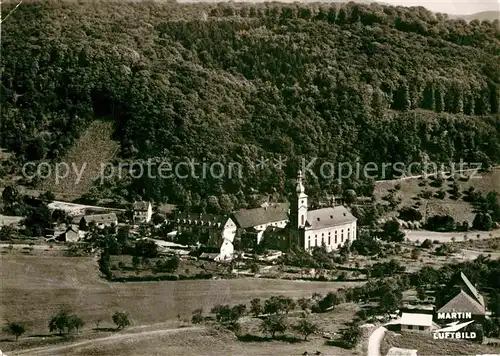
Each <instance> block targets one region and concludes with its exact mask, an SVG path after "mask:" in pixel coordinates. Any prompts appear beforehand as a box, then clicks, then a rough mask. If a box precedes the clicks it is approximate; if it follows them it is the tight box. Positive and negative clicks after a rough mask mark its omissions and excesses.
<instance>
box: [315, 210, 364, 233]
mask: <svg viewBox="0 0 500 356" xmlns="http://www.w3.org/2000/svg"><path fill="white" fill-rule="evenodd" d="M356 220H357V219H356V218H355V217H354V216H353V215H352V214H351V213H350V212H349V210H347V209H346V208H345V207H344V206H341V205H339V206H336V207H333V208H332V207H330V208H323V209H317V210H308V211H307V224H306V228H308V229H310V230H316V229H322V228H325V227H329V226H337V225H343V224H347V223H351V222H353V221H356Z"/></svg>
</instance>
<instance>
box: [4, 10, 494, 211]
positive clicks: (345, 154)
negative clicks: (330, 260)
mask: <svg viewBox="0 0 500 356" xmlns="http://www.w3.org/2000/svg"><path fill="white" fill-rule="evenodd" d="M12 8H13V5H4V6H3V9H2V10H3V13H5V14H6V13H8V12H9V9H12ZM499 44H500V31H499V29H498V21H495V22H493V23H492V22H488V21H484V22H482V23H480V22H478V21H472V22H470V23H467V22H465V21H463V20H449V19H447V18H446V16H443V15H439V14H437V15H436V14H433V13H431V12H428V11H427V10H425V9H423V8H402V7H397V8H396V7H385V6H381V5H375V4H372V5H369V6H366V5H359V4H354V3H349V4H347V5H344V6H339V5H332V6H331V7H329V6H327V5H321V6H320V5H318V4H308V5H301V6H299V5H295V4H257V5H245V4H220V5H215V4H204V5H202V4H191V5H187V4H186V5H180V4H175V3H153V2H138V3H128V2H81V3H76V2H48V1H43V2H41V1H40V2H24V3H23V4H22V5H21V6H20V7H19V8H17V9H16V11H15V12H13V13H12V14H11V15H10V16H9V18H8V19H7V21H5V22H4V23H2V43H1V45H2V64H1V65H2V87H1V90H2V92H1V94H2V95H1V104H2V113H1V115H2V116H1V117H2V127H1V133H0V138H1V142H0V146H1V147H4V148H7V149H9V150H11V151H13V152H15V153H16V154H17V156H18V159H19V160H21V161H27V160H51V161H53V162H56V161H57V160H58V159H59V158H60V157H62V156H63V155H64V154H65V152H67V150H68V149H69V148H70V147H71V146H72V145H73V144H74V142H75V140H76V139H77V138H78V137H79V135H80V134H81V133H82V132H83V131H84V130H85V128H86V127H88V125H89V123H90V122H91V121H92V120H96V119H103V118H106V119H112V120H114V122H115V137H114V138H115V139H116V140H118V141H119V142H120V143H121V152H120V157H121V159H123V160H136V159H148V158H151V157H157V158H165V159H168V160H170V161H172V162H176V161H179V160H181V159H183V157H192V158H195V159H197V160H198V161H202V160H203V159H205V160H206V161H216V160H219V159H221V160H224V161H238V162H241V163H242V164H244V166H245V167H248V169H247V170H245V171H244V176H243V178H242V179H234V178H233V179H203V180H202V179H177V180H176V179H156V180H150V179H147V178H143V179H133V180H132V179H128V180H127V179H126V180H122V181H120V182H110V184H109V185H106V186H105V187H102V186H99V187H98V188H96V189H95V190H94V191H93V192H92V194H91V195H92V196H93V197H94V198H96V197H106V196H108V195H111V192H114V193H113V194H118V195H120V196H121V197H123V198H126V199H129V200H132V199H136V198H145V199H154V200H156V201H165V200H167V199H168V201H169V202H174V203H185V204H187V205H188V206H197V205H200V204H201V205H203V204H204V203H203V201H205V200H206V199H207V197H209V196H211V195H215V196H220V195H221V194H224V197H225V198H224V199H225V201H224V202H220V203H221V204H223V205H224V206H225V207H226V208H228V205H229V206H230V207H234V206H245V205H246V203H247V202H248V201H247V199H248V196H249V195H250V194H251V193H252V192H254V191H258V192H262V193H269V192H273V191H275V190H276V192H277V194H279V195H285V194H286V192H288V191H289V188H290V186H289V183H290V180H289V179H290V178H294V177H295V174H296V171H297V168H298V161H299V159H300V157H319V158H320V159H321V160H328V161H332V162H343V161H351V162H354V161H356V160H359V161H360V162H376V163H379V164H380V163H382V162H399V161H400V162H406V163H409V162H413V161H417V162H418V161H420V160H421V159H422V157H423V154H424V153H426V154H427V155H428V156H429V158H430V159H431V160H434V161H439V162H449V161H459V160H460V159H463V160H464V161H467V162H483V163H492V162H498V161H500V118H499V105H500V90H499V89H500V87H499V86H500V67H499V57H498V53H499V50H500V45H499ZM278 155H281V156H282V157H286V158H287V160H288V161H287V166H286V168H285V170H284V172H278V171H275V170H273V169H272V168H269V169H266V170H263V171H260V170H259V171H256V170H252V169H251V168H250V166H251V165H250V162H252V161H255V160H256V159H257V158H258V157H260V156H265V157H268V158H272V157H277V156H278ZM388 173H389V174H390V172H388ZM308 185H309V189H310V190H309V192H310V193H311V194H312V195H318V194H319V192H320V189H321V188H322V189H321V191H329V190H331V191H333V192H336V193H338V191H339V187H338V186H337V183H336V182H334V181H333V182H332V181H328V180H318V181H314V180H313V179H311V178H310V181H309V183H308ZM345 187H354V188H355V189H357V190H358V192H359V193H360V194H363V189H365V188H366V187H365V186H364V185H363V184H361V183H360V182H355V181H352V180H351V181H350V182H346V184H344V185H343V187H342V188H345ZM368 190H369V188H368ZM211 199H212V200H213V198H211ZM212 204H213V205H214V206H217V203H216V202H213V201H212ZM223 210H225V209H223Z"/></svg>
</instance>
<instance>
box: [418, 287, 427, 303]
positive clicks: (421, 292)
mask: <svg viewBox="0 0 500 356" xmlns="http://www.w3.org/2000/svg"><path fill="white" fill-rule="evenodd" d="M416 289H417V298H418V299H420V300H425V298H426V296H427V295H426V293H425V287H423V286H417V288H416Z"/></svg>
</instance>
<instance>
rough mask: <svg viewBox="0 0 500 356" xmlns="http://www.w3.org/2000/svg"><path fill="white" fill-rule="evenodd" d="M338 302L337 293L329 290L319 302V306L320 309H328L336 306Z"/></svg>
mask: <svg viewBox="0 0 500 356" xmlns="http://www.w3.org/2000/svg"><path fill="white" fill-rule="evenodd" d="M337 304H338V297H337V295H336V294H335V293H333V292H329V293H328V294H327V295H326V296H325V297H324V298H323V299H321V300H320V301H319V302H318V307H319V309H320V311H322V312H323V311H326V310H327V309H329V308H331V307H334V306H336V305H337Z"/></svg>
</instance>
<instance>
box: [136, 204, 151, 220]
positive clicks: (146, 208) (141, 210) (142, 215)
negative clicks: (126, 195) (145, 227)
mask: <svg viewBox="0 0 500 356" xmlns="http://www.w3.org/2000/svg"><path fill="white" fill-rule="evenodd" d="M133 209H134V223H149V222H150V221H151V217H152V216H153V206H152V205H151V203H150V202H148V201H136V202H135V203H134V206H133Z"/></svg>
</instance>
